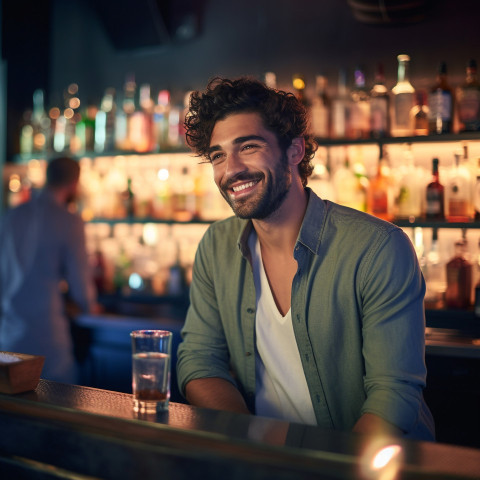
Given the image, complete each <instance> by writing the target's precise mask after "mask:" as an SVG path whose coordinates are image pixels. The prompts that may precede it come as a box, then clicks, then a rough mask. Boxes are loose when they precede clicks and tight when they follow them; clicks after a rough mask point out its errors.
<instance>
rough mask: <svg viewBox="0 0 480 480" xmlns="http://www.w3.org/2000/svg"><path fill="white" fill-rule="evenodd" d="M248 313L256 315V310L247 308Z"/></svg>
mask: <svg viewBox="0 0 480 480" xmlns="http://www.w3.org/2000/svg"><path fill="white" fill-rule="evenodd" d="M247 313H250V314H251V313H255V309H254V308H247Z"/></svg>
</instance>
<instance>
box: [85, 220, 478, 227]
mask: <svg viewBox="0 0 480 480" xmlns="http://www.w3.org/2000/svg"><path fill="white" fill-rule="evenodd" d="M214 221H215V220H201V219H193V220H177V219H173V218H171V219H159V218H151V217H125V218H92V219H91V220H88V223H106V224H108V225H117V224H120V223H127V224H135V223H140V224H141V223H158V224H164V225H177V224H182V225H209V224H210V223H213V222H214ZM479 228H480V225H479Z"/></svg>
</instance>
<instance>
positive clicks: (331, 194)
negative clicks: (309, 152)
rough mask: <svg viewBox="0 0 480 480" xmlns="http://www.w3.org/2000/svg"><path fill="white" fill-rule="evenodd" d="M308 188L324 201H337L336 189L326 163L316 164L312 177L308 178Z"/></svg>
mask: <svg viewBox="0 0 480 480" xmlns="http://www.w3.org/2000/svg"><path fill="white" fill-rule="evenodd" d="M308 186H309V187H310V188H311V189H312V190H313V191H314V192H315V193H316V194H317V195H318V196H319V197H320V198H322V199H323V200H330V201H332V202H335V201H336V195H335V189H334V188H333V182H332V181H331V177H330V172H329V170H328V167H327V165H326V163H325V162H323V161H320V162H318V163H316V164H315V166H314V168H313V172H312V176H311V177H309V178H308Z"/></svg>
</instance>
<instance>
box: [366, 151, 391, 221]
mask: <svg viewBox="0 0 480 480" xmlns="http://www.w3.org/2000/svg"><path fill="white" fill-rule="evenodd" d="M392 196H393V189H392V184H391V180H390V176H389V165H388V159H387V151H386V149H385V147H384V146H383V147H380V156H379V159H378V164H377V173H376V175H375V176H374V177H372V178H371V179H370V184H369V186H368V189H367V213H370V214H371V215H375V216H376V217H378V218H382V219H383V220H387V221H391V220H393V199H392Z"/></svg>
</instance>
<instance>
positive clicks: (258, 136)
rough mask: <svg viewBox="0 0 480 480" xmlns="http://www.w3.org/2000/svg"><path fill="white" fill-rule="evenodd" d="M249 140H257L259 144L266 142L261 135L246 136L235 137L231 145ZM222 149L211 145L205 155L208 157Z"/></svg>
mask: <svg viewBox="0 0 480 480" xmlns="http://www.w3.org/2000/svg"><path fill="white" fill-rule="evenodd" d="M250 140H258V141H260V142H266V139H265V137H262V136H261V135H246V136H244V137H237V138H236V139H235V140H234V141H233V142H232V143H233V144H234V145H238V144H240V143H243V142H248V141H250ZM221 149H222V147H221V146H220V145H212V146H211V147H210V148H209V149H208V150H207V154H208V155H210V153H212V152H215V151H218V150H221Z"/></svg>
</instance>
